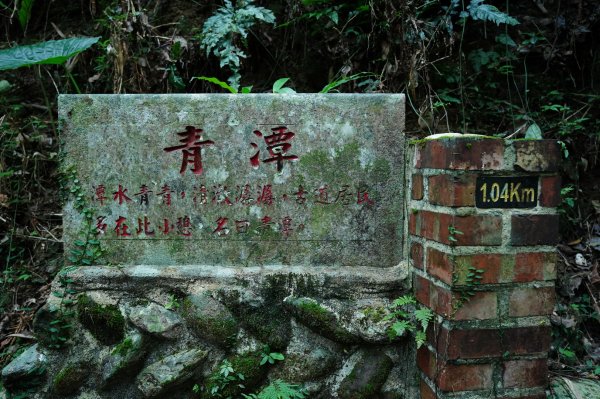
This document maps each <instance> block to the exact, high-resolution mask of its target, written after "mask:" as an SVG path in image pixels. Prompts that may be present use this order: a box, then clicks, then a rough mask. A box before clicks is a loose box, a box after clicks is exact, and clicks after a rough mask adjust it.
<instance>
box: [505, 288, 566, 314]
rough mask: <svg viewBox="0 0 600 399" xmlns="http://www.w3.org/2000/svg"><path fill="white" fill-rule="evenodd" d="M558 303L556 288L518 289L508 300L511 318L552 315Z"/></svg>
mask: <svg viewBox="0 0 600 399" xmlns="http://www.w3.org/2000/svg"><path fill="white" fill-rule="evenodd" d="M555 302H556V294H555V292H554V287H542V288H517V289H514V290H513V291H512V292H511V293H510V295H509V299H508V315H509V316H511V317H523V316H541V315H548V314H550V313H552V309H554V304H555Z"/></svg>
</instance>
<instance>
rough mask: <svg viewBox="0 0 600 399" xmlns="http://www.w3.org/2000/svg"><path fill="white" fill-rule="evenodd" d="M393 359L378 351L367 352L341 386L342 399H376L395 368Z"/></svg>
mask: <svg viewBox="0 0 600 399" xmlns="http://www.w3.org/2000/svg"><path fill="white" fill-rule="evenodd" d="M393 365H394V364H393V362H392V359H390V358H389V357H388V356H387V355H385V354H382V353H380V352H378V351H376V350H369V351H366V352H365V353H364V354H363V356H362V357H361V358H360V359H359V361H358V363H357V364H356V365H355V366H354V368H353V369H352V371H351V372H350V374H348V376H346V378H344V380H343V381H342V382H341V384H340V388H339V391H338V394H339V396H340V398H342V399H375V398H378V397H380V391H381V387H382V386H383V384H384V383H385V381H386V379H387V378H388V375H389V374H390V371H391V370H392V367H393Z"/></svg>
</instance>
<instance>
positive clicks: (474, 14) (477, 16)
mask: <svg viewBox="0 0 600 399" xmlns="http://www.w3.org/2000/svg"><path fill="white" fill-rule="evenodd" d="M483 1H484V0H471V3H470V4H469V6H468V7H467V10H468V12H469V15H470V16H471V18H473V19H474V20H476V21H477V20H481V21H490V22H493V23H495V24H496V25H500V24H507V25H517V24H518V23H519V21H517V20H516V19H514V18H513V17H511V16H510V15H508V14H506V13H503V12H502V11H500V10H498V8H496V7H495V6H493V5H491V4H483Z"/></svg>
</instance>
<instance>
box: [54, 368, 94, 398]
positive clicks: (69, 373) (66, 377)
mask: <svg viewBox="0 0 600 399" xmlns="http://www.w3.org/2000/svg"><path fill="white" fill-rule="evenodd" d="M87 374H88V371H87V370H86V368H85V367H84V366H83V365H82V364H69V365H67V366H65V367H64V368H63V369H62V370H60V371H59V372H58V374H56V376H55V377H54V379H53V381H52V390H53V391H54V392H55V393H57V394H59V395H71V394H73V393H75V392H77V391H78V390H79V388H80V387H81V385H82V384H83V382H84V381H85V377H86V375H87Z"/></svg>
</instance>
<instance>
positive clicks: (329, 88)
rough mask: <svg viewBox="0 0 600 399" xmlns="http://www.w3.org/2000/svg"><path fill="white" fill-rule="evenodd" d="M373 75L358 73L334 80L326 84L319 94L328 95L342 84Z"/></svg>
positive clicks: (373, 75)
mask: <svg viewBox="0 0 600 399" xmlns="http://www.w3.org/2000/svg"><path fill="white" fill-rule="evenodd" d="M375 76H376V75H375V74H374V73H370V72H360V73H357V74H354V75H351V76H342V77H341V78H338V79H335V80H334V81H333V82H330V83H329V84H327V85H326V86H325V87H323V89H322V90H321V91H320V92H319V93H329V92H330V91H332V90H333V89H335V88H337V87H339V86H341V85H343V84H344V83H348V82H352V81H354V80H358V79H363V78H369V77H375Z"/></svg>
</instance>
